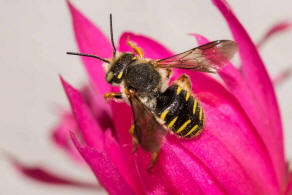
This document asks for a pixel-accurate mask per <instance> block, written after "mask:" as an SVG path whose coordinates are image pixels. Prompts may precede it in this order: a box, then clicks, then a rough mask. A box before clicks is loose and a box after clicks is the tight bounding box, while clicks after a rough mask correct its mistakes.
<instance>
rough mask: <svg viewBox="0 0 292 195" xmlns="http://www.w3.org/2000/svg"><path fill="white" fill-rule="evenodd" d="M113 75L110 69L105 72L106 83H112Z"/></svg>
mask: <svg viewBox="0 0 292 195" xmlns="http://www.w3.org/2000/svg"><path fill="white" fill-rule="evenodd" d="M113 77H114V73H113V72H112V71H109V72H107V73H106V81H107V82H108V83H112V80H113Z"/></svg>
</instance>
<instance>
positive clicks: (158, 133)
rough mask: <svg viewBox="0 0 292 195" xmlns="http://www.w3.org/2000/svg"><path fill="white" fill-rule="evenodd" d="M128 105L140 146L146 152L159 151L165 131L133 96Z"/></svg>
mask: <svg viewBox="0 0 292 195" xmlns="http://www.w3.org/2000/svg"><path fill="white" fill-rule="evenodd" d="M130 103H131V106H132V112H133V115H134V125H135V130H134V135H135V136H136V138H137V139H138V142H139V144H140V146H141V147H142V148H143V149H144V150H145V151H148V152H157V151H159V149H160V147H161V145H162V143H163V141H164V139H165V136H166V134H167V130H166V129H165V128H164V127H163V125H161V124H160V123H159V122H158V121H157V120H156V118H155V116H154V114H153V113H152V112H151V111H150V110H149V109H148V108H147V107H146V106H145V105H144V104H143V103H142V102H141V101H140V100H139V99H138V98H137V97H136V96H135V95H133V96H131V98H130Z"/></svg>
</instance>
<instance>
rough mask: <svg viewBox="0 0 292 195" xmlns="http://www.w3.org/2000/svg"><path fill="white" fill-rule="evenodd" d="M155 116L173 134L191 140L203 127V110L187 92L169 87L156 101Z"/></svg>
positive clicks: (175, 86) (177, 87)
mask: <svg viewBox="0 0 292 195" xmlns="http://www.w3.org/2000/svg"><path fill="white" fill-rule="evenodd" d="M156 113H157V115H158V116H159V117H160V119H162V120H163V122H164V124H165V125H166V126H167V127H168V128H170V129H171V131H173V132H174V133H175V134H177V135H179V136H181V137H185V138H191V137H194V136H196V135H198V134H199V133H200V132H201V130H202V129H203V126H204V113H203V109H202V107H201V106H200V104H199V103H198V101H197V99H196V98H194V97H193V96H192V95H191V94H190V93H189V92H188V91H186V90H184V89H182V88H181V87H179V86H177V85H172V86H170V87H169V88H168V89H167V90H166V91H165V92H164V93H163V94H162V95H161V97H159V98H158V100H157V109H156Z"/></svg>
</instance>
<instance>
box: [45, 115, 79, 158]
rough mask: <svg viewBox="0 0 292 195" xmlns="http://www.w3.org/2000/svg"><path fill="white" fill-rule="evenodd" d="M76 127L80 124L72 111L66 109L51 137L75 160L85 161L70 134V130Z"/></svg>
mask: <svg viewBox="0 0 292 195" xmlns="http://www.w3.org/2000/svg"><path fill="white" fill-rule="evenodd" d="M76 129H78V125H77V123H76V120H75V118H74V116H73V115H72V113H71V112H70V113H69V112H65V111H64V113H62V116H61V122H60V123H59V124H58V125H57V126H56V127H54V129H53V131H52V135H51V138H52V141H53V142H54V143H55V144H56V145H57V146H59V147H60V148H61V149H63V150H64V151H66V152H67V153H68V154H69V155H70V156H71V157H72V158H73V159H74V160H75V161H77V162H84V161H83V159H82V157H81V156H80V154H79V153H78V151H77V150H76V148H75V147H74V145H73V143H72V141H71V139H70V136H69V131H70V130H76Z"/></svg>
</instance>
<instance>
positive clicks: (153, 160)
mask: <svg viewBox="0 0 292 195" xmlns="http://www.w3.org/2000/svg"><path fill="white" fill-rule="evenodd" d="M158 155H159V152H153V153H152V160H151V163H150V166H149V168H148V169H147V171H148V172H150V171H151V169H152V167H153V165H154V164H155V163H156V161H157V159H158Z"/></svg>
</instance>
